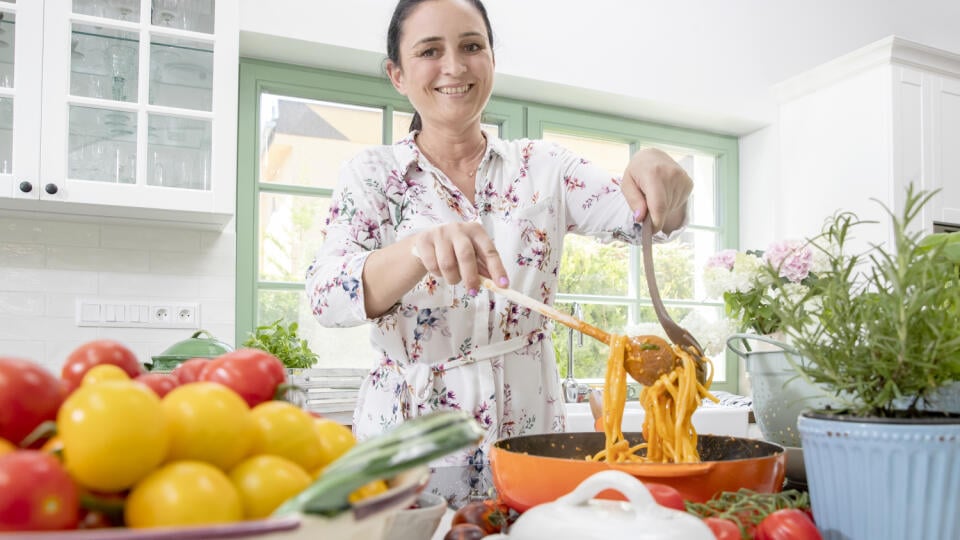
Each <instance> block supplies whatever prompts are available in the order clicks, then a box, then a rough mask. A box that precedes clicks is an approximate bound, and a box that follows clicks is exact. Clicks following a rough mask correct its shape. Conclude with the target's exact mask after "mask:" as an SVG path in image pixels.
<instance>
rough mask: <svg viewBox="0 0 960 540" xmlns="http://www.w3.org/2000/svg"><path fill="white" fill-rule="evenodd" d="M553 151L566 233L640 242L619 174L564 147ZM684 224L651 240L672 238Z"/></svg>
mask: <svg viewBox="0 0 960 540" xmlns="http://www.w3.org/2000/svg"><path fill="white" fill-rule="evenodd" d="M553 151H554V152H555V155H556V157H557V158H558V159H559V160H560V170H561V176H562V178H563V199H564V207H565V208H566V212H567V215H566V218H567V224H568V226H567V230H568V232H573V233H576V234H583V235H588V236H593V237H594V238H597V239H598V240H600V241H601V242H611V241H614V240H620V241H623V242H628V243H631V244H639V243H640V235H639V234H637V232H638V231H639V228H637V229H635V228H634V226H633V223H634V217H633V211H632V210H631V209H630V206H629V205H628V204H627V200H626V198H624V196H623V192H622V191H621V189H620V182H621V179H620V177H619V176H614V175H612V174H610V173H609V172H607V171H606V170H604V169H603V168H601V167H599V166H597V165H594V164H593V163H591V162H589V161H587V160H585V159H583V158H581V157H579V156H577V155H576V154H574V153H572V152H570V151H569V150H566V149H565V148H563V147H560V146H556V147H555V148H554V150H553ZM685 227H686V219H684V223H683V226H682V227H680V228H678V229H677V230H675V231H672V232H671V233H670V234H666V233H664V232H663V231H660V232H658V233H656V234H655V235H654V236H653V240H654V241H655V242H666V241H668V240H671V239H673V238H674V237H676V236H677V235H679V234H680V233H681V232H682V231H683V229H684V228H685Z"/></svg>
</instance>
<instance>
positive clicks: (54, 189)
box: [43, 184, 57, 195]
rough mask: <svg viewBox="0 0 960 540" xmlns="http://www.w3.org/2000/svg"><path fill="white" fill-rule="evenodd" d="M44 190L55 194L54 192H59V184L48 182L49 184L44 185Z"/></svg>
mask: <svg viewBox="0 0 960 540" xmlns="http://www.w3.org/2000/svg"><path fill="white" fill-rule="evenodd" d="M43 190H44V191H46V192H47V193H49V194H50V195H54V194H56V192H57V185H56V184H47V185H45V186H43Z"/></svg>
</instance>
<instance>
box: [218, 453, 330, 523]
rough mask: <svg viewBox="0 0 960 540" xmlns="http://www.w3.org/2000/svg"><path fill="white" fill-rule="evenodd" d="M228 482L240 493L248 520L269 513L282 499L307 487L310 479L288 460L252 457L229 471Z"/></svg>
mask: <svg viewBox="0 0 960 540" xmlns="http://www.w3.org/2000/svg"><path fill="white" fill-rule="evenodd" d="M230 481H232V482H233V485H234V486H235V487H236V488H237V491H238V492H239V493H240V500H241V501H243V515H244V517H246V518H247V519H259V518H264V517H267V516H269V515H270V514H272V513H273V511H274V510H276V509H277V507H278V506H280V504H282V503H283V502H284V501H286V500H287V499H289V498H290V497H293V496H294V495H296V494H297V493H300V492H301V491H303V490H305V489H307V486H309V485H310V484H311V483H312V482H313V478H310V475H309V474H307V471H305V470H303V468H302V467H300V466H299V465H297V464H296V463H294V462H292V461H290V460H289V459H286V458H282V457H280V456H269V455H261V456H253V457H251V458H247V459H245V460H243V461H242V462H240V464H239V465H237V466H236V467H234V468H233V470H232V471H230Z"/></svg>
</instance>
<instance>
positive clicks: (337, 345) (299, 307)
mask: <svg viewBox="0 0 960 540" xmlns="http://www.w3.org/2000/svg"><path fill="white" fill-rule="evenodd" d="M277 319H283V320H284V322H285V323H286V324H289V323H291V322H294V321H296V322H297V324H298V325H299V328H298V329H297V334H298V335H299V336H300V337H301V338H302V339H306V340H307V343H308V344H309V346H310V349H311V350H312V351H313V352H315V353H317V355H318V356H319V358H318V359H317V363H316V364H315V366H314V367H323V368H330V367H339V368H347V367H350V368H360V367H363V368H372V367H373V364H374V360H375V359H376V354H375V353H374V351H373V348H372V347H371V346H370V328H369V327H368V326H367V325H361V326H355V327H351V328H324V327H322V326H320V325H319V324H317V323H316V320H315V319H314V318H313V314H312V313H311V310H310V307H309V306H308V305H307V298H306V293H305V292H304V291H303V290H295V291H268V290H267V291H265V290H260V291H258V292H257V324H258V325H265V324H270V323H272V322H273V321H276V320H277Z"/></svg>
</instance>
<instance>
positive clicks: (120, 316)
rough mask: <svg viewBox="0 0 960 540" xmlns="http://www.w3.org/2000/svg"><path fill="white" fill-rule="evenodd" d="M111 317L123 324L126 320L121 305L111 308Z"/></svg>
mask: <svg viewBox="0 0 960 540" xmlns="http://www.w3.org/2000/svg"><path fill="white" fill-rule="evenodd" d="M113 316H114V317H115V319H114V320H115V321H117V322H123V321H125V320H127V314H126V310H124V309H123V304H115V305H114V306H113Z"/></svg>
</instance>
